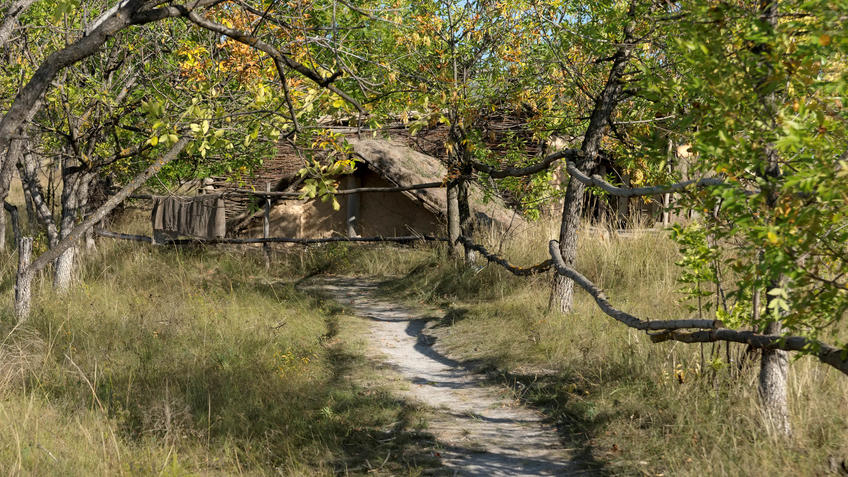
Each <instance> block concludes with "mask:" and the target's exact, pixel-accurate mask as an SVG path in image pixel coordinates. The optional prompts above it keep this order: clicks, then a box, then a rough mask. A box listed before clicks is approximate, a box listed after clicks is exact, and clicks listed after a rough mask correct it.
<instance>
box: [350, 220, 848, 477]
mask: <svg viewBox="0 0 848 477" xmlns="http://www.w3.org/2000/svg"><path fill="white" fill-rule="evenodd" d="M551 236H554V231H553V228H552V227H551V226H550V225H545V224H542V225H539V226H537V227H536V228H531V229H530V230H526V231H524V232H520V233H519V234H518V235H517V236H515V237H513V238H511V239H510V240H507V241H504V242H503V243H499V240H498V238H497V237H494V238H492V237H490V238H488V239H487V242H488V243H489V244H490V245H491V246H492V247H493V248H498V247H500V249H501V251H502V253H503V254H504V255H506V256H508V257H510V259H511V260H513V261H514V262H516V263H519V264H523V265H529V264H532V263H537V262H539V261H541V260H543V259H544V258H545V251H546V250H547V240H548V238H549V237H551ZM377 255H379V257H381V258H382V259H383V260H385V261H390V260H397V259H395V258H389V255H391V252H389V251H386V250H383V251H382V252H379V253H377V252H371V251H364V252H363V251H358V252H357V253H356V254H354V257H355V258H347V260H348V261H350V262H356V263H359V262H360V261H363V257H371V259H374V258H375V257H376V256H377ZM413 255H414V256H416V257H417V258H418V259H419V260H418V262H417V263H415V264H410V265H409V266H407V267H405V268H399V269H397V270H396V271H397V272H400V273H403V274H404V276H403V277H402V278H401V279H399V280H394V281H392V282H391V283H390V284H388V285H387V286H386V292H387V293H390V294H392V295H394V296H396V297H399V298H401V299H406V300H410V301H418V302H427V303H430V304H438V305H440V306H442V307H443V308H444V309H445V310H446V314H445V317H444V318H443V319H442V321H441V322H440V323H439V324H438V325H437V327H436V330H437V334H438V338H439V341H438V346H440V347H441V348H442V349H443V350H446V351H448V352H449V353H450V354H451V355H452V356H454V357H457V358H460V359H465V360H468V361H470V362H474V363H476V364H477V365H478V366H480V368H481V369H483V370H486V371H488V372H490V375H491V376H492V378H493V379H494V380H497V381H500V382H502V383H504V384H506V385H509V386H511V387H512V388H513V390H514V391H515V393H516V395H517V396H518V397H520V398H522V399H524V400H525V401H527V402H529V403H531V404H533V405H537V406H539V407H540V408H542V409H544V410H545V412H547V413H548V414H549V416H550V417H551V419H552V420H554V421H555V422H556V423H557V424H558V425H559V426H560V428H561V429H562V432H563V437H564V438H565V439H567V440H570V441H571V442H572V444H573V445H574V446H575V447H576V448H578V449H580V454H581V457H582V458H583V460H584V461H585V462H586V464H587V466H588V467H590V468H592V469H594V470H595V471H597V472H598V473H601V474H607V473H609V474H620V475H633V474H643V475H675V476H676V475H683V476H687V475H691V476H696V475H698V476H700V475H763V476H766V475H768V476H774V475H824V474H828V473H831V472H833V471H834V469H835V468H836V467H834V466H838V465H839V463H841V462H842V461H848V411H846V409H848V378H846V377H845V376H843V375H841V374H839V373H837V372H836V371H834V370H832V369H830V368H829V367H827V366H824V365H821V364H820V363H818V362H817V361H816V360H815V359H813V358H808V357H807V358H800V359H799V360H797V361H795V362H793V364H792V367H791V373H790V386H791V389H790V392H791V396H790V402H791V412H792V421H793V425H794V430H795V431H794V435H793V437H792V439H790V440H782V439H780V438H776V437H773V436H771V435H770V433H769V432H768V431H767V430H764V429H763V428H762V422H763V421H762V419H761V416H760V414H759V412H760V411H759V408H758V403H757V395H756V374H757V362H756V357H755V356H752V357H750V358H747V359H746V356H745V352H744V351H745V350H744V348H743V347H741V346H730V348H729V349H728V348H727V347H726V346H725V345H715V346H713V345H704V346H701V345H686V344H682V343H677V344H675V343H662V344H652V343H651V342H650V341H649V340H648V339H647V337H646V336H645V335H644V334H642V333H639V332H636V331H634V330H631V329H628V328H626V327H625V326H623V325H621V324H619V323H617V322H615V321H613V320H612V319H610V318H609V317H607V316H606V315H604V314H602V313H601V312H599V311H598V309H597V308H596V306H595V304H594V302H593V301H591V299H590V298H589V297H588V295H586V294H584V293H580V292H578V294H577V301H576V305H575V310H574V312H573V313H571V314H568V315H560V314H555V313H548V311H547V304H548V298H549V286H550V280H551V278H550V276H549V275H545V276H537V277H533V278H517V277H513V276H510V275H509V274H508V273H506V272H504V271H502V270H500V269H499V268H498V267H496V266H494V265H489V266H486V267H485V268H483V269H482V270H476V269H473V268H467V267H465V266H463V265H461V264H456V263H451V262H450V261H445V260H444V259H443V256H444V251H443V250H440V249H437V250H434V251H433V252H431V253H430V255H429V256H427V255H426V254H424V253H423V252H420V251H419V252H418V253H417V255H416V254H413ZM345 256H346V257H347V255H345ZM677 259H678V255H677V252H676V247H675V245H674V244H673V243H671V242H670V241H669V240H668V239H667V238H666V236H665V235H664V234H657V233H642V234H639V233H637V234H630V235H627V236H622V237H619V236H616V235H615V234H612V235H610V234H608V233H605V232H604V231H603V230H601V229H589V230H588V231H587V232H586V233H584V234H583V236H582V237H581V248H580V256H579V264H578V268H579V269H580V270H581V271H582V272H583V273H584V274H585V275H586V276H587V277H589V278H590V279H591V280H593V281H595V282H596V283H598V284H600V285H601V286H602V287H603V288H604V289H606V290H607V292H608V294H609V296H610V297H611V300H612V302H613V303H614V304H616V305H617V306H619V307H620V308H622V309H625V310H628V311H630V312H632V313H634V314H636V315H638V316H642V317H649V318H674V317H686V316H689V313H688V312H687V311H686V307H685V306H684V304H683V303H681V302H680V301H679V299H680V295H679V294H677V293H676V290H677V289H678V288H679V287H680V285H679V284H678V282H677V269H676V267H675V265H674V262H675V261H676V260H677ZM364 261H365V262H366V263H367V262H368V260H364ZM334 271H336V272H345V271H346V270H344V269H341V268H336V269H334ZM728 356H729V357H730V359H729V360H728ZM845 465H846V466H848V462H846V464H845Z"/></svg>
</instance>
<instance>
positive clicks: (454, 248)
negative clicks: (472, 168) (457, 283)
mask: <svg viewBox="0 0 848 477" xmlns="http://www.w3.org/2000/svg"><path fill="white" fill-rule="evenodd" d="M447 212H448V214H447V215H448V251H449V252H450V255H451V256H452V257H454V258H458V257H461V256H462V251H463V247H462V244H460V243H459V242H457V240H458V239H459V236H460V235H461V233H462V230H461V229H460V219H459V184H458V183H457V181H451V182H449V183H448V210H447Z"/></svg>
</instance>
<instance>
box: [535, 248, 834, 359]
mask: <svg viewBox="0 0 848 477" xmlns="http://www.w3.org/2000/svg"><path fill="white" fill-rule="evenodd" d="M548 248H549V250H550V253H551V258H553V263H554V267H555V268H556V270H557V272H559V273H560V274H562V275H565V276H567V277H568V278H570V279H572V280H574V282H575V283H577V284H578V285H580V288H582V289H584V290H586V292H588V293H589V294H590V295H592V298H594V299H595V302H596V303H597V304H598V307H599V308H600V309H601V311H603V312H604V313H606V314H607V315H609V316H610V317H612V318H614V319H616V320H618V321H620V322H622V323H624V324H625V325H627V326H629V327H631V328H636V329H639V330H644V331H648V330H661V332H660V333H657V334H652V335H650V337H651V341H653V342H654V343H659V342H662V341H668V340H673V341H680V342H683V343H710V342H715V341H730V342H734V343H744V344H748V345H750V346H752V347H754V348H760V349H781V350H786V351H810V350H812V354H814V355H816V356H817V357H818V358H819V360H821V362H823V363H825V364H827V365H830V366H833V367H834V368H836V369H838V370H839V371H840V372H841V373H843V374H846V375H848V351H846V350H843V349H839V348H836V347H834V346H830V345H827V344H825V343H821V342H819V341H815V340H811V339H808V338H804V337H801V336H779V335H762V334H758V333H755V332H753V331H738V330H732V329H728V328H724V324H723V323H722V322H721V321H718V320H716V321H710V320H671V321H643V320H640V319H639V318H637V317H635V316H633V315H631V314H629V313H625V312H623V311H621V310H618V309H616V308H614V307H613V306H612V305H610V303H609V301H607V298H606V296H604V293H603V291H601V289H600V288H598V287H597V286H595V284H594V283H592V282H591V281H589V279H587V278H586V277H584V276H583V275H581V274H580V273H579V272H577V271H576V270H574V269H572V268H570V267H568V266H567V265H566V264H565V262H564V261H563V259H562V255H561V254H560V252H559V246H558V243H557V241H556V240H551V241H550V243H549V247H548ZM710 323H711V324H712V326H703V325H709V324H710ZM680 328H716V329H706V330H701V331H678V329H680Z"/></svg>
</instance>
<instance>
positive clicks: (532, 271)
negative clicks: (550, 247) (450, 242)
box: [457, 235, 553, 277]
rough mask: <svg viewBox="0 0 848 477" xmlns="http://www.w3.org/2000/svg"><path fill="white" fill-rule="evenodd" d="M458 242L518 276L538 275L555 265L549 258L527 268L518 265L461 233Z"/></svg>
mask: <svg viewBox="0 0 848 477" xmlns="http://www.w3.org/2000/svg"><path fill="white" fill-rule="evenodd" d="M457 242H459V243H461V244H462V245H464V246H465V247H467V248H470V249H472V250H476V251H478V252H480V254H481V255H483V257H485V258H486V260H488V261H490V262H494V263H497V264H498V265H500V266H502V267H503V268H505V269H506V270H508V271H509V272H510V273H512V274H513V275H517V276H520V277H526V276H530V275H536V274H538V273H544V272H547V271H548V270H550V269H551V267H552V266H553V260H551V259H547V260H545V261H544V262H542V263H539V264H536V265H533V266H532V267H527V268H524V267H519V266H516V265H513V264H511V263H509V261H507V260H506V259H505V258H503V257H501V256H500V255H497V254H494V253H491V252H489V251H488V250H486V248H485V247H483V246H482V245H479V244H476V243H474V242H472V241H471V240H470V239H468V238H467V237H465V236H462V235H460V236H459V238H458V239H457Z"/></svg>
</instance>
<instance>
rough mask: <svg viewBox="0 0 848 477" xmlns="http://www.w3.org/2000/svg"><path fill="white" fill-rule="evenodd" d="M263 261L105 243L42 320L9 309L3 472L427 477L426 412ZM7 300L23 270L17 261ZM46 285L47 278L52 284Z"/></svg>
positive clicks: (348, 326) (0, 402) (0, 392)
mask: <svg viewBox="0 0 848 477" xmlns="http://www.w3.org/2000/svg"><path fill="white" fill-rule="evenodd" d="M259 257H260V256H259V255H258V254H252V253H244V252H241V251H235V250H218V251H209V250H207V251H204V250H200V249H178V250H177V249H167V248H152V247H149V246H141V245H139V244H135V243H114V244H108V243H106V242H103V243H101V246H100V250H99V251H98V252H97V253H96V254H94V255H88V256H87V257H86V259H85V261H84V265H83V269H82V270H81V272H80V277H79V279H80V280H79V283H78V285H77V286H75V287H74V288H73V289H72V291H71V292H70V293H69V294H67V295H64V296H57V295H55V294H54V293H53V292H52V291H51V290H50V287H49V280H46V279H45V280H43V281H42V287H41V289H40V290H37V291H36V294H35V295H36V299H35V302H34V308H33V313H32V317H31V318H30V320H29V321H27V322H26V323H24V324H23V325H20V326H14V325H13V322H14V320H13V318H12V316H11V309H10V306H9V303H10V299H11V296H10V295H7V296H4V297H3V298H4V300H5V301H4V304H3V305H2V307H0V334H1V335H0V336H2V338H0V339H1V341H0V472H2V473H8V474H26V475H118V474H127V475H151V474H156V475H159V474H164V475H188V474H195V473H197V474H206V475H234V474H256V475H266V474H279V475H333V474H337V473H341V474H345V473H352V474H362V473H366V472H367V471H372V470H373V471H375V472H374V473H376V474H378V475H380V474H382V475H399V474H403V475H407V474H411V475H418V474H419V473H420V471H421V470H422V469H423V468H425V467H426V466H427V465H432V462H430V463H429V464H428V459H427V458H426V456H424V457H423V458H422V456H421V455H419V454H420V452H421V449H423V448H425V447H426V445H427V442H428V441H427V436H426V435H425V434H422V433H421V432H420V428H421V426H422V425H423V424H422V418H421V416H420V413H419V411H418V409H417V408H416V407H415V406H413V405H410V404H408V403H405V402H403V401H399V400H397V399H396V398H394V397H393V395H392V393H391V387H390V386H389V385H388V384H387V383H388V381H387V380H386V379H384V378H381V376H380V374H379V373H377V372H375V371H373V369H374V368H375V365H374V364H373V363H371V362H369V361H368V359H369V358H367V354H366V353H365V352H364V344H363V343H362V342H361V339H360V338H358V335H359V334H360V333H359V331H358V330H359V328H361V327H362V326H364V325H363V324H362V323H361V322H359V321H357V320H356V319H355V318H353V317H349V316H346V315H344V312H343V310H342V309H341V308H340V307H338V306H336V305H334V304H332V303H331V302H324V301H321V300H319V299H317V298H315V297H312V296H308V295H305V294H303V293H301V292H300V291H298V290H297V289H295V287H294V282H295V280H296V279H297V278H298V276H297V275H294V274H293V273H292V271H291V270H290V269H287V268H285V267H284V266H279V267H275V269H274V270H273V271H272V272H271V273H270V274H267V273H266V272H265V271H264V267H263V265H262V262H261V259H259ZM3 258H4V263H5V264H6V267H5V272H6V275H5V282H6V286H7V289H8V286H9V284H10V283H9V272H10V271H11V270H10V269H11V265H9V264H10V263H13V262H14V260H12V259H11V258H7V257H3ZM45 278H47V277H45Z"/></svg>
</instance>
